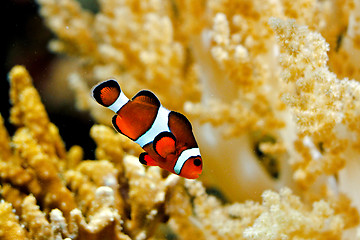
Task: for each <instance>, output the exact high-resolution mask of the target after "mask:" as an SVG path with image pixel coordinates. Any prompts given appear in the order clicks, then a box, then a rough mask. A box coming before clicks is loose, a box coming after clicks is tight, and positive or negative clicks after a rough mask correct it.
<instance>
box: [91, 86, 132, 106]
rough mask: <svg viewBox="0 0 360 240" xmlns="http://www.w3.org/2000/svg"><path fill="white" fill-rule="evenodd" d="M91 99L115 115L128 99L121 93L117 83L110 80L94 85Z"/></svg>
mask: <svg viewBox="0 0 360 240" xmlns="http://www.w3.org/2000/svg"><path fill="white" fill-rule="evenodd" d="M92 96H93V98H94V99H95V100H96V101H97V102H98V103H99V104H101V105H102V106H104V107H107V108H109V109H110V110H112V111H114V112H115V113H117V112H118V111H119V110H120V109H121V108H122V107H123V106H124V105H125V104H126V103H127V102H128V101H129V99H128V98H127V97H126V96H125V94H124V93H123V92H122V91H121V88H120V85H119V84H118V83H117V81H115V80H113V79H110V80H106V81H104V82H101V83H99V84H98V85H96V86H95V87H94V88H93V90H92Z"/></svg>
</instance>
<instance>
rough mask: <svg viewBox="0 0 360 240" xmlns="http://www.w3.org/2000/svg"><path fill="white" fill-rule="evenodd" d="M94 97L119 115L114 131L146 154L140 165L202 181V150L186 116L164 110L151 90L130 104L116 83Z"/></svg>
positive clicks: (100, 87) (104, 84)
mask: <svg viewBox="0 0 360 240" xmlns="http://www.w3.org/2000/svg"><path fill="white" fill-rule="evenodd" d="M92 96H93V98H94V99H95V100H96V101H97V102H98V103H99V104H100V105H102V106H104V107H107V108H109V109H110V110H112V111H113V112H115V115H114V116H113V118H112V124H113V126H114V128H115V129H116V130H117V131H118V132H119V133H121V134H123V135H125V136H127V137H128V138H130V139H131V140H133V141H134V142H135V143H137V144H139V145H140V147H142V148H143V149H144V150H145V152H142V153H141V154H140V156H139V161H140V163H142V164H144V165H147V166H159V167H160V168H162V169H165V170H167V171H169V172H172V173H174V174H177V175H179V176H181V177H185V178H190V179H195V178H198V177H199V175H200V174H201V172H202V165H203V164H202V159H201V155H200V150H199V147H198V145H197V143H196V140H195V137H194V134H193V132H192V127H191V123H190V122H189V120H188V119H187V118H186V117H185V116H184V115H182V114H181V113H178V112H175V111H169V110H168V109H166V108H165V107H163V106H162V105H161V103H160V101H159V99H158V98H157V97H156V96H155V94H154V93H153V92H151V91H148V90H141V91H140V92H138V93H137V94H136V95H135V96H134V97H133V98H132V99H131V100H129V99H128V98H127V97H126V96H125V94H124V93H123V92H122V91H121V88H120V85H119V84H118V83H117V81H115V80H112V79H110V80H107V81H104V82H101V83H99V84H98V85H96V86H94V88H93V90H92Z"/></svg>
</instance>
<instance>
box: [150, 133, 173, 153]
mask: <svg viewBox="0 0 360 240" xmlns="http://www.w3.org/2000/svg"><path fill="white" fill-rule="evenodd" d="M175 144H176V138H175V136H174V134H172V133H171V132H161V133H159V134H158V135H157V136H156V137H155V139H154V141H153V147H154V150H155V152H156V153H157V154H159V155H160V156H161V157H163V158H166V156H167V155H168V154H170V153H175Z"/></svg>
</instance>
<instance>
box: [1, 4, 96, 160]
mask: <svg viewBox="0 0 360 240" xmlns="http://www.w3.org/2000/svg"><path fill="white" fill-rule="evenodd" d="M0 2H1V3H0V11H1V22H2V24H3V28H2V29H4V31H3V32H4V34H3V37H2V41H1V42H2V43H1V48H0V49H1V52H0V57H1V70H0V71H1V76H0V101H1V104H0V112H1V115H2V116H3V118H4V120H5V125H6V128H7V129H8V131H9V134H10V135H12V134H13V133H14V131H15V130H16V129H15V128H14V126H12V125H11V124H10V123H9V121H8V118H9V109H10V107H11V105H10V102H9V82H8V78H7V74H8V72H9V71H10V69H11V68H12V67H13V66H15V65H18V64H20V65H24V66H25V67H26V69H27V70H28V71H29V73H30V75H31V77H32V78H33V81H34V85H35V87H36V88H37V90H38V91H39V93H40V96H41V98H42V102H43V103H44V105H45V107H46V110H47V112H48V115H49V117H50V120H51V121H52V122H53V123H55V124H56V125H57V126H58V128H59V131H60V134H61V136H62V138H63V140H64V142H65V144H66V147H67V149H69V148H70V147H71V146H72V145H80V146H82V147H83V149H84V151H85V159H94V148H95V144H94V142H93V141H92V139H91V138H90V136H89V129H90V127H91V126H92V125H93V124H94V122H93V121H92V119H91V117H90V116H89V114H88V113H87V112H81V111H79V110H77V109H75V104H72V105H71V106H69V105H67V106H63V105H61V104H59V107H54V106H52V107H49V106H47V104H46V102H47V99H46V95H45V94H43V93H44V91H45V90H46V89H45V87H46V83H47V81H48V80H49V79H50V78H51V72H50V64H51V63H52V61H54V60H55V59H56V58H57V57H58V56H57V55H55V54H53V53H51V52H49V50H48V42H49V40H50V39H52V38H54V37H55V36H54V35H53V34H52V33H51V32H50V31H49V30H48V29H47V27H46V26H45V24H44V23H43V20H42V18H41V17H40V16H39V13H38V12H39V7H38V5H37V3H36V2H35V1H33V0H1V1H0ZM64 81H67V79H64ZM58 90H59V91H61V90H62V89H58Z"/></svg>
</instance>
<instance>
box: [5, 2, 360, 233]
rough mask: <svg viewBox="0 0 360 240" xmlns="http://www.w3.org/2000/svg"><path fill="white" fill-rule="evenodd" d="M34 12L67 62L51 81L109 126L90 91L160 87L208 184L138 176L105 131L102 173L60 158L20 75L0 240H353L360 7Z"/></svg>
mask: <svg viewBox="0 0 360 240" xmlns="http://www.w3.org/2000/svg"><path fill="white" fill-rule="evenodd" d="M37 2H38V3H39V6H40V15H41V16H42V17H43V18H44V21H45V24H46V25H47V26H48V27H49V28H50V29H51V30H52V31H53V33H54V36H55V38H54V39H53V40H52V41H51V42H50V44H49V48H50V49H51V50H52V51H53V52H56V53H58V54H60V55H63V56H64V55H65V56H66V57H62V58H61V60H60V61H58V62H55V63H54V69H55V71H54V75H53V76H56V74H59V72H61V78H60V81H62V82H63V81H64V79H67V78H68V79H69V83H70V85H71V86H72V88H73V89H74V90H75V93H76V95H77V97H76V100H77V106H78V107H79V109H82V110H89V111H90V112H91V115H92V116H93V118H94V119H95V120H96V121H97V122H98V123H101V124H105V125H106V124H109V121H108V119H111V115H110V112H107V111H106V110H102V109H100V108H99V107H98V106H97V105H96V103H95V102H94V101H93V100H92V99H90V97H89V91H90V87H91V86H92V85H94V84H96V83H97V82H99V81H103V80H105V79H108V78H115V79H116V80H117V81H119V83H120V84H121V86H122V87H123V89H124V91H125V92H127V93H129V95H134V94H135V93H136V92H137V91H139V90H141V89H145V88H146V89H151V90H152V91H154V92H155V93H156V95H157V96H159V99H161V101H162V103H163V104H164V106H168V107H171V109H174V110H177V111H179V112H184V113H185V114H186V115H187V116H188V117H189V119H190V120H191V122H192V123H193V126H194V131H195V135H196V136H197V141H198V143H199V146H200V148H201V152H202V156H203V158H204V171H203V175H202V177H201V179H200V180H201V182H199V181H188V180H184V179H181V178H178V177H176V176H174V175H171V174H170V175H168V174H166V173H164V172H162V171H160V170H159V169H157V170H156V169H154V168H151V167H149V168H144V167H143V166H141V165H140V164H139V163H138V160H137V156H138V154H139V151H140V149H139V148H138V147H137V146H135V145H134V144H132V143H131V142H129V141H128V140H127V139H126V138H124V137H122V136H120V135H119V134H115V132H114V131H113V130H112V129H111V128H110V127H107V126H105V125H95V126H94V127H93V128H92V129H91V132H90V135H91V137H92V138H93V139H94V140H95V142H96V143H97V149H96V159H97V160H91V161H89V160H84V159H83V154H82V152H83V150H82V149H81V148H80V147H78V146H72V147H71V148H70V149H69V150H68V151H66V149H65V147H64V143H63V141H62V140H61V138H60V135H59V133H58V130H57V128H56V126H55V125H54V124H52V123H51V122H50V121H49V118H48V116H47V114H46V112H45V110H44V106H43V105H42V104H41V102H40V98H39V96H38V93H37V92H36V90H35V89H34V88H33V87H32V85H31V80H30V77H29V76H28V73H27V72H26V70H25V69H24V68H23V67H19V66H18V67H15V68H14V69H13V70H12V71H11V73H10V75H9V76H10V81H11V101H12V103H13V104H14V106H13V108H12V111H11V119H10V120H11V122H12V124H13V125H14V126H15V127H16V128H17V131H16V133H15V134H14V135H13V136H9V135H8V134H7V131H6V129H5V128H4V127H3V124H2V125H1V126H2V127H1V128H0V137H1V138H0V139H1V144H0V150H1V152H0V157H1V168H0V170H1V172H0V177H1V198H2V199H3V201H2V202H1V211H2V212H4V213H5V214H1V215H0V216H5V217H4V218H1V220H0V221H1V223H4V224H0V227H1V229H0V234H2V235H0V236H1V237H2V236H4V238H5V237H7V238H10V236H19V239H21V238H29V239H31V238H35V239H37V238H42V237H41V236H46V237H45V238H55V239H61V238H62V239H64V238H72V239H82V238H93V239H98V238H100V236H106V237H107V238H109V239H118V238H120V239H121V238H125V239H126V238H131V239H163V238H168V239H169V238H179V239H192V238H193V236H198V238H199V239H357V238H359V232H360V230H359V229H360V228H359V227H360V226H359V214H358V213H359V211H360V198H359V191H358V186H357V185H358V184H357V183H358V182H359V176H360V175H359V172H360V164H359V161H358V159H359V136H360V135H359V133H360V131H359V129H360V127H359V126H360V125H359V124H360V121H359V111H358V109H360V108H359V106H360V101H359V99H360V93H359V82H358V81H360V77H359V76H360V68H359V67H358V66H357V63H358V62H359V60H360V57H359V56H360V51H359V48H360V47H359V46H360V44H359V39H360V37H359V36H360V31H359V29H360V28H359V26H360V20H359V19H360V18H359V13H360V4H359V2H358V1H354V0H345V1H339V0H324V1H316V0H299V1H290V0H272V1H262V0H254V1H248V0H200V1H191V0H185V1H178V0H171V1H164V0H144V1H133V0H120V1H118V0H100V1H97V3H98V5H97V8H95V10H94V9H93V10H92V11H90V10H88V9H84V7H82V6H81V3H80V2H78V1H75V0H64V1H61V2H58V1H54V0H37ZM69 65H71V68H66V69H67V71H62V70H61V69H63V68H64V66H66V67H68V66H69ZM54 78H55V77H54ZM49 85H50V86H55V87H56V85H55V84H52V83H51V84H49ZM50 92H51V91H50ZM59 102H62V99H59ZM1 121H2V120H1ZM85 137H88V136H84V138H85ZM100 169H101V171H100ZM356 179H358V180H356ZM203 185H204V186H216V187H218V188H219V189H221V191H223V192H224V193H225V195H226V196H227V197H228V199H230V202H232V203H226V204H224V203H222V202H221V201H219V199H217V198H215V197H214V196H210V195H208V194H207V193H206V190H205V188H204V187H203ZM290 189H291V190H290ZM148 199H150V200H148ZM236 202H238V203H236ZM6 219H10V220H11V221H7V220H6ZM34 219H36V221H35V220H34ZM100 219H101V220H100ZM8 233H12V235H9V234H8ZM161 234H162V235H161Z"/></svg>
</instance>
